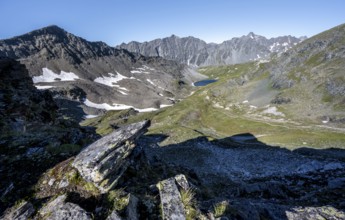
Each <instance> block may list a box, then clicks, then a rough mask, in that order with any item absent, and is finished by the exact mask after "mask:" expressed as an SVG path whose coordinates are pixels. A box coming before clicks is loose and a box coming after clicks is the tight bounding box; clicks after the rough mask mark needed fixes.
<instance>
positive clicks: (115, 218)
mask: <svg viewBox="0 0 345 220" xmlns="http://www.w3.org/2000/svg"><path fill="white" fill-rule="evenodd" d="M107 220H122V218H121V217H120V216H119V214H118V213H117V212H116V211H115V210H114V211H112V212H111V214H110V215H109V216H108V217H107Z"/></svg>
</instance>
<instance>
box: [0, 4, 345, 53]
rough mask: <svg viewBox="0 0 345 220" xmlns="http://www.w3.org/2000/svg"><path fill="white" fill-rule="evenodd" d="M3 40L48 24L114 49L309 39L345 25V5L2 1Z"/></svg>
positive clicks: (0, 29)
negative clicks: (194, 41)
mask: <svg viewBox="0 0 345 220" xmlns="http://www.w3.org/2000/svg"><path fill="white" fill-rule="evenodd" d="M0 8H1V9H2V13H0V20H1V22H0V39H7V38H11V37H14V36H18V35H22V34H25V33H27V32H30V31H32V30H35V29H39V28H43V27H46V26H49V25H57V26H59V27H61V28H63V29H65V30H66V31H68V32H70V33H72V34H75V35H77V36H80V37H83V38H85V39H87V40H89V41H104V42H106V43H107V44H109V45H111V46H116V45H119V44H121V43H123V42H125V43H128V42H130V41H139V42H144V41H150V40H154V39H157V38H164V37H168V36H171V35H172V34H174V35H177V36H179V37H187V36H193V37H197V38H200V39H202V40H204V41H206V42H208V43H209V42H215V43H221V42H223V41H225V40H229V39H231V38H233V37H240V36H243V35H247V34H248V33H249V32H254V33H255V34H258V35H262V36H265V37H267V38H271V37H278V36H283V35H292V36H296V37H300V36H308V37H311V36H313V35H315V34H318V33H320V32H322V31H325V30H328V29H330V28H332V27H334V26H337V25H340V24H342V23H345V13H344V12H343V9H344V8H345V1H344V0H328V1H327V0H298V1H297V0H290V1H280V0H261V1H255V0H241V1H238V0H236V1H234V0H213V1H211V0H145V1H141V0H103V1H93V0H73V1H70V0H68V1H67V0H59V1H52V0H34V1H23V0H1V1H0Z"/></svg>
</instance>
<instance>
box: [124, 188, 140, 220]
mask: <svg viewBox="0 0 345 220" xmlns="http://www.w3.org/2000/svg"><path fill="white" fill-rule="evenodd" d="M128 200H129V201H128V205H127V210H126V212H127V219H131V220H138V219H139V215H138V211H137V209H138V202H139V199H138V198H137V197H135V196H134V195H132V194H130V195H129V198H128Z"/></svg>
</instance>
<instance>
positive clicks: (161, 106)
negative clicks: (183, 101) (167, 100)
mask: <svg viewBox="0 0 345 220" xmlns="http://www.w3.org/2000/svg"><path fill="white" fill-rule="evenodd" d="M169 106H173V105H172V104H170V105H165V104H162V105H160V106H159V107H160V108H165V107H169Z"/></svg>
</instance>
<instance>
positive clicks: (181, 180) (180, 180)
mask: <svg viewBox="0 0 345 220" xmlns="http://www.w3.org/2000/svg"><path fill="white" fill-rule="evenodd" d="M175 180H176V183H177V184H178V185H179V186H180V187H181V188H182V189H184V190H188V189H189V188H190V185H189V182H188V180H187V178H186V176H185V175H183V174H179V175H176V176H175Z"/></svg>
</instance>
